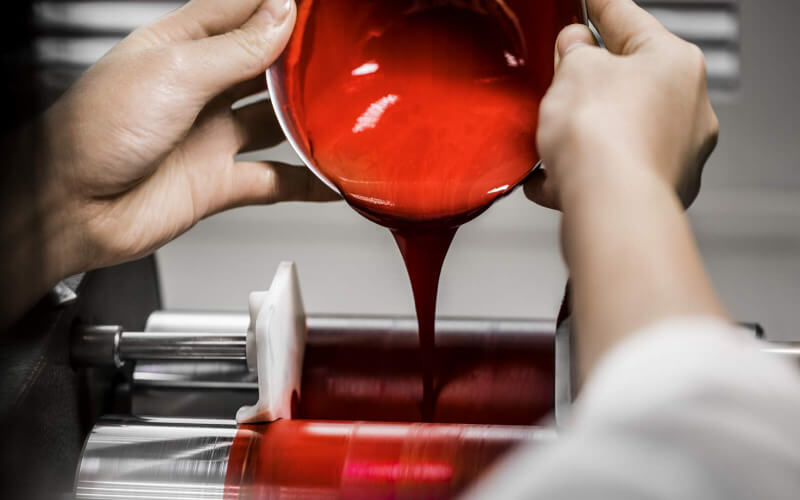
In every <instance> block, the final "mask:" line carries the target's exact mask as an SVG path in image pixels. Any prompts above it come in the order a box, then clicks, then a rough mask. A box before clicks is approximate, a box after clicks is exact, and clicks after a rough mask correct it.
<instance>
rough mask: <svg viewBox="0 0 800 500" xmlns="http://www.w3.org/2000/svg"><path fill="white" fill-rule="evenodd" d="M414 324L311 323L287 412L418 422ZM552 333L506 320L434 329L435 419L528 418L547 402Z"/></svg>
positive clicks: (516, 421) (549, 406) (545, 409)
mask: <svg viewBox="0 0 800 500" xmlns="http://www.w3.org/2000/svg"><path fill="white" fill-rule="evenodd" d="M418 346H419V344H418V340H417V336H416V332H414V331H410V330H399V331H391V330H383V331H364V332H359V333H353V332H349V331H346V330H343V331H316V330H310V331H309V338H308V342H307V344H306V350H305V355H304V360H303V375H302V382H301V388H300V397H299V400H298V405H297V406H296V407H295V411H294V412H293V414H292V417H293V418H301V419H329V420H372V421H395V422H418V421H420V420H422V408H421V406H420V401H421V400H422V399H423V390H422V387H421V385H420V383H419V381H420V378H419V374H420V371H421V366H420V359H419V356H418V350H419V349H418ZM554 364H555V363H554V337H553V335H552V334H548V333H544V332H543V331H538V330H537V331H530V330H522V329H515V328H513V327H506V328H505V329H503V330H495V329H493V328H490V327H487V328H486V329H485V330H479V331H476V330H469V331H460V330H457V329H454V328H453V327H452V326H451V327H447V328H444V329H442V330H441V331H438V332H437V334H436V363H435V365H434V366H433V370H432V373H431V375H432V380H433V381H434V384H433V388H428V390H429V391H430V394H431V396H433V397H435V399H436V405H435V408H432V409H427V408H426V410H429V411H430V414H428V415H427V416H428V417H429V418H428V420H431V421H433V422H439V423H464V424H496V425H531V424H533V423H534V422H536V421H537V420H539V419H540V418H541V417H544V416H545V415H547V414H548V413H550V412H551V411H552V410H553V405H554V399H555V398H554V392H555V369H554Z"/></svg>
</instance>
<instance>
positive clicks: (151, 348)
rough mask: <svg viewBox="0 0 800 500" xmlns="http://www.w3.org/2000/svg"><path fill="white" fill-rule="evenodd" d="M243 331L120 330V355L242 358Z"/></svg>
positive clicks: (195, 358) (125, 358)
mask: <svg viewBox="0 0 800 500" xmlns="http://www.w3.org/2000/svg"><path fill="white" fill-rule="evenodd" d="M246 349H247V339H246V336H245V334H244V333H243V332H241V333H240V332H235V333H234V332H229V333H226V332H123V333H122V336H121V338H120V342H119V357H120V358H121V359H122V360H123V361H124V360H147V359H182V360H244V359H246V354H247V352H246Z"/></svg>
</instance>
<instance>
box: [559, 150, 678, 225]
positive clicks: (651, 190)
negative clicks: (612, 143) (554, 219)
mask: <svg viewBox="0 0 800 500" xmlns="http://www.w3.org/2000/svg"><path fill="white" fill-rule="evenodd" d="M573 161H574V163H573V165H575V166H580V168H573V169H571V170H570V171H568V172H564V175H563V178H561V179H559V181H558V182H559V185H560V193H559V195H560V202H561V207H562V210H563V211H564V212H568V211H571V210H574V209H576V208H579V207H583V206H587V205H588V206H590V207H591V206H595V208H596V204H598V203H603V204H605V203H613V204H620V203H623V204H628V205H630V208H634V206H635V205H637V204H640V203H647V202H648V200H650V199H652V197H653V196H664V197H669V198H674V199H675V200H676V203H677V195H676V193H675V189H674V188H673V187H672V186H671V185H670V184H669V183H668V182H667V181H666V180H665V179H664V178H663V177H662V176H660V175H659V174H658V173H657V172H658V170H657V168H654V167H653V166H652V165H651V162H652V160H649V159H646V158H644V157H636V156H633V155H630V154H627V155H626V154H608V155H603V154H597V155H594V156H590V157H587V158H586V159H584V160H573Z"/></svg>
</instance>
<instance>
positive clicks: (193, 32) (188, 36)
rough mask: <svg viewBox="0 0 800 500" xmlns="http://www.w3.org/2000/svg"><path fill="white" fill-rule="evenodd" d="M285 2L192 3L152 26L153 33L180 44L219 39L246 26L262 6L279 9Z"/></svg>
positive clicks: (204, 0) (205, 0)
mask: <svg viewBox="0 0 800 500" xmlns="http://www.w3.org/2000/svg"><path fill="white" fill-rule="evenodd" d="M285 1H286V0H237V1H235V2H225V1H219V0H192V1H190V2H187V3H186V4H185V5H183V7H181V8H179V9H177V10H175V11H173V12H171V13H169V14H167V15H166V16H164V17H163V18H161V19H159V20H158V21H156V22H155V23H154V24H153V26H152V27H153V29H155V30H158V31H159V32H163V33H164V34H165V36H168V37H170V38H172V39H173V40H174V41H178V40H196V39H198V38H204V37H207V36H214V35H219V34H222V33H225V32H228V31H231V30H233V29H236V28H238V27H239V26H241V25H242V24H244V23H245V22H246V21H247V20H248V19H250V17H251V16H252V15H253V13H254V12H255V11H256V9H259V8H265V7H266V8H270V6H263V5H262V4H271V5H273V6H274V5H276V4H277V5H280V4H281V3H283V2H285Z"/></svg>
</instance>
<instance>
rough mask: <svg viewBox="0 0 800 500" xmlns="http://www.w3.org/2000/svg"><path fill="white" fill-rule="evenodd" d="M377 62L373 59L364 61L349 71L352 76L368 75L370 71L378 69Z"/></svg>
mask: <svg viewBox="0 0 800 500" xmlns="http://www.w3.org/2000/svg"><path fill="white" fill-rule="evenodd" d="M379 67H380V66H378V63H376V62H375V61H370V62H368V63H364V64H362V65H361V66H359V67H357V68H356V69H354V70H353V71H351V72H350V74H351V75H353V76H362V75H369V74H370V73H375V72H376V71H378V68H379Z"/></svg>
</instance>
